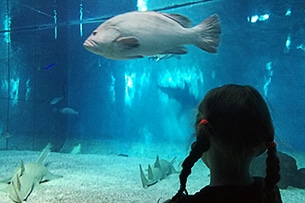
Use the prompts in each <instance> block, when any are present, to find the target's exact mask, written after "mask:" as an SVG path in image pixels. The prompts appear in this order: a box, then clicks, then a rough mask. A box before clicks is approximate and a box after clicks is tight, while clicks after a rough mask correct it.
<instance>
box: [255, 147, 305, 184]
mask: <svg viewBox="0 0 305 203" xmlns="http://www.w3.org/2000/svg"><path fill="white" fill-rule="evenodd" d="M277 156H278V157H279V159H280V168H281V170H280V176H281V179H280V181H279V182H278V184H277V185H278V187H279V188H280V189H287V187H288V186H293V187H298V188H303V189H305V169H304V168H301V169H298V166H297V163H296V160H295V159H294V158H293V157H292V156H290V155H288V154H285V153H282V152H277ZM266 157H267V154H266V153H264V154H263V155H261V156H259V157H257V158H255V159H254V160H253V162H252V165H251V168H250V171H251V174H252V176H261V177H265V175H266Z"/></svg>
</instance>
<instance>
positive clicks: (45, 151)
mask: <svg viewBox="0 0 305 203" xmlns="http://www.w3.org/2000/svg"><path fill="white" fill-rule="evenodd" d="M51 147H52V145H51V144H50V143H48V144H47V146H45V148H43V150H42V152H41V153H40V155H39V157H38V159H37V161H36V162H37V163H42V162H43V160H44V159H45V158H46V157H47V156H48V154H49V153H50V152H51Z"/></svg>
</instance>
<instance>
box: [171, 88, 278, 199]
mask: <svg viewBox="0 0 305 203" xmlns="http://www.w3.org/2000/svg"><path fill="white" fill-rule="evenodd" d="M195 130H196V141H195V142H194V143H193V144H192V150H191V152H190V154H189V156H188V157H187V158H186V159H185V160H184V162H183V164H182V167H183V169H182V171H181V174H180V183H181V187H180V190H179V191H178V193H177V194H176V196H174V197H173V199H177V198H179V196H180V195H181V194H182V193H183V192H186V189H185V187H186V181H187V177H188V175H189V174H190V173H191V168H192V167H193V165H194V163H195V162H196V161H197V160H198V159H200V158H201V157H202V154H203V153H204V152H206V151H208V150H209V149H210V146H211V141H213V143H217V145H218V147H219V149H221V150H223V151H224V153H227V154H228V155H229V156H240V157H241V159H240V160H242V158H245V159H249V158H252V157H254V156H255V155H257V154H256V153H257V150H255V149H257V148H258V147H259V146H263V148H262V147H261V148H262V149H263V150H261V152H260V153H262V152H263V151H265V150H266V149H268V158H267V160H266V163H267V169H266V174H267V175H266V178H265V183H266V184H265V187H266V189H268V190H270V191H271V190H273V188H274V187H275V184H276V183H277V182H278V181H279V161H278V158H277V157H276V154H275V153H276V147H275V145H274V142H273V139H274V128H273V124H272V120H271V116H270V113H269V110H268V107H267V105H266V103H265V101H264V99H263V97H262V96H261V95H260V93H259V92H258V91H257V90H256V89H254V88H253V87H251V86H241V85H234V84H229V85H224V86H221V87H218V88H214V89H212V90H210V91H209V92H208V93H207V94H206V96H205V97H204V99H203V101H202V102H201V103H200V105H199V107H198V114H197V117H196V122H195ZM270 143H271V144H270ZM272 143H273V144H272ZM186 193H187V192H186Z"/></svg>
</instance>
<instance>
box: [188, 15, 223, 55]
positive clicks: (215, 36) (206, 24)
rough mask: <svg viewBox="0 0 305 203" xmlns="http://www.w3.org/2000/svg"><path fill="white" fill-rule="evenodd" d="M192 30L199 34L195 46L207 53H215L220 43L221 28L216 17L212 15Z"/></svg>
mask: <svg viewBox="0 0 305 203" xmlns="http://www.w3.org/2000/svg"><path fill="white" fill-rule="evenodd" d="M193 29H195V30H196V32H197V33H199V39H197V41H196V42H195V45H196V46H198V47H199V48H200V49H203V50H205V51H207V52H209V53H217V48H218V45H219V42H220V34H221V26H220V22H219V19H218V16H217V15H215V14H214V15H212V16H210V17H209V18H207V19H206V20H204V21H203V22H202V23H200V24H199V25H197V26H195V27H194V28H193Z"/></svg>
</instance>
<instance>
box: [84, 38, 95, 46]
mask: <svg viewBox="0 0 305 203" xmlns="http://www.w3.org/2000/svg"><path fill="white" fill-rule="evenodd" d="M83 46H84V47H85V48H92V47H95V46H96V42H95V41H93V40H89V39H87V40H86V41H85V42H84V44H83Z"/></svg>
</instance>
